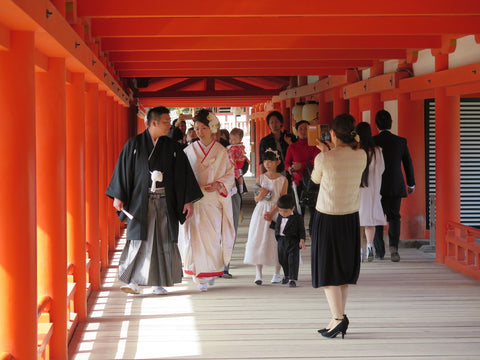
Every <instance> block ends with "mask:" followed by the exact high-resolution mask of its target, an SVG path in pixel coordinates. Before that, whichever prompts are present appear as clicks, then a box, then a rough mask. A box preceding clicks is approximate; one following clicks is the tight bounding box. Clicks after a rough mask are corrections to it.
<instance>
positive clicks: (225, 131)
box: [220, 129, 230, 140]
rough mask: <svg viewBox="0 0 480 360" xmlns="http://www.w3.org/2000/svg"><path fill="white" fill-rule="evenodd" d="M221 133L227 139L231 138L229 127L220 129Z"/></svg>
mask: <svg viewBox="0 0 480 360" xmlns="http://www.w3.org/2000/svg"><path fill="white" fill-rule="evenodd" d="M220 135H224V136H225V137H226V138H227V140H228V139H230V133H229V132H228V130H227V129H220Z"/></svg>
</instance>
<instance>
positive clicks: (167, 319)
mask: <svg viewBox="0 0 480 360" xmlns="http://www.w3.org/2000/svg"><path fill="white" fill-rule="evenodd" d="M251 211H252V206H251V205H248V204H246V206H245V208H244V220H243V223H242V224H241V226H240V229H239V237H238V240H237V244H236V246H235V250H234V255H233V259H232V265H231V273H232V274H233V275H234V277H233V279H218V280H217V282H216V284H215V286H213V287H211V288H210V289H209V291H208V292H206V293H200V292H199V291H198V290H197V288H196V286H195V285H194V284H193V283H192V280H191V279H190V278H186V279H185V280H184V282H183V283H182V284H181V285H176V286H175V287H172V288H169V289H168V290H169V295H167V296H154V295H151V294H149V290H150V289H148V288H144V289H143V293H142V294H141V295H126V294H124V293H122V292H121V291H120V290H119V286H120V285H121V283H120V282H119V281H118V279H117V273H116V264H117V263H118V258H119V255H120V250H121V245H120V246H119V249H118V250H117V251H116V252H115V253H114V254H113V261H112V266H111V268H109V269H107V270H106V271H105V274H104V275H105V277H104V282H103V286H102V289H101V291H99V292H97V293H93V294H92V295H91V297H90V299H89V309H90V315H89V318H88V320H87V322H85V323H81V324H80V325H79V326H78V328H77V330H76V333H75V335H74V337H73V339H72V342H71V344H70V347H69V349H70V359H74V360H84V359H91V360H96V359H108V360H111V359H229V360H235V359H302V360H307V359H436V360H438V359H455V360H458V359H462V360H463V359H480V282H479V281H477V280H474V279H472V278H469V277H467V276H465V275H462V274H461V273H458V272H456V271H454V270H452V269H450V268H448V267H446V266H444V265H439V264H436V263H435V261H434V255H433V254H425V253H423V252H421V251H419V250H416V249H406V248H402V249H401V250H400V255H401V257H402V259H401V261H400V262H399V263H392V262H391V261H390V260H389V258H388V254H387V257H386V260H384V261H374V262H372V263H363V264H362V268H361V273H360V279H359V282H358V284H357V285H355V286H351V287H350V296H349V299H348V303H347V314H348V317H349V319H350V327H349V329H348V333H347V334H346V336H345V339H343V340H342V339H341V337H339V338H336V339H325V338H322V336H321V335H319V334H318V333H317V329H319V328H323V327H324V326H325V325H326V324H327V323H328V321H329V319H330V317H331V315H330V313H329V310H328V305H327V302H326V299H325V296H324V294H323V291H322V290H321V289H313V288H312V286H311V283H310V254H309V251H310V248H309V241H308V243H307V245H308V247H307V249H306V250H303V251H302V259H303V264H302V265H301V266H300V276H299V281H298V287H297V288H288V287H286V286H284V285H279V284H270V281H269V280H270V276H271V273H272V271H273V268H269V267H267V268H266V269H265V270H264V281H265V283H266V284H265V285H263V286H256V285H254V283H253V280H254V275H255V270H254V267H253V266H248V265H244V264H243V263H242V260H243V254H244V250H245V241H246V236H247V231H248V224H249V222H250V215H251Z"/></svg>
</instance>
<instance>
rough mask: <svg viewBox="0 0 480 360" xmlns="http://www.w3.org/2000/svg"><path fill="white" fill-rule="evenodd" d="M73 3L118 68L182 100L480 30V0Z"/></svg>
mask: <svg viewBox="0 0 480 360" xmlns="http://www.w3.org/2000/svg"><path fill="white" fill-rule="evenodd" d="M74 4H75V6H76V14H77V15H78V19H79V24H80V23H81V24H82V25H85V27H86V28H88V29H89V33H88V34H87V37H88V38H89V39H91V41H92V42H95V43H96V44H98V45H97V46H98V48H99V50H100V54H101V55H105V57H106V59H107V61H108V62H109V63H110V65H111V66H112V67H113V68H114V69H115V70H116V71H117V73H118V74H119V75H120V76H121V77H123V78H137V79H140V78H141V81H140V80H139V81H137V83H141V84H142V86H144V88H143V90H142V89H140V90H141V91H140V93H141V94H143V95H148V94H152V93H155V92H158V91H164V93H165V91H170V92H172V93H174V92H178V93H180V92H182V93H183V94H182V96H183V98H182V101H187V100H185V99H186V98H187V95H188V94H187V92H188V91H190V92H192V93H190V95H192V94H193V93H195V94H197V96H199V98H200V97H201V95H199V93H198V91H200V90H201V89H204V90H205V91H207V90H208V91H210V92H217V91H224V92H223V93H220V92H218V94H222V95H223V96H224V98H225V99H227V98H228V99H229V101H233V100H234V99H237V98H236V97H235V96H234V95H232V94H229V93H226V92H225V91H232V92H233V91H238V92H240V91H241V92H243V93H244V94H242V95H241V96H240V98H241V99H242V101H244V100H245V99H246V98H247V93H248V92H250V93H251V94H253V93H254V92H255V91H256V92H257V95H255V96H253V95H252V96H251V97H249V99H253V98H255V99H257V100H259V99H262V98H263V94H261V93H259V91H260V92H261V91H265V90H271V89H276V90H278V89H285V87H287V86H289V84H290V81H289V77H292V76H299V75H317V76H320V77H323V76H328V75H345V74H346V71H347V70H349V69H357V70H358V69H363V68H367V67H370V66H372V65H375V64H378V63H379V62H381V61H385V60H390V59H398V60H400V61H410V60H411V58H409V57H408V56H407V54H410V53H411V52H412V51H415V50H421V49H433V50H438V49H442V46H443V45H444V44H445V39H455V38H458V37H461V36H463V35H468V34H480V21H479V20H480V2H479V1H472V0H448V1H418V0H402V1H401V2H398V1H397V2H394V1H390V2H388V1H385V0H366V1H358V0H336V1H334V2H327V1H311V0H297V1H291V0H262V1H258V0H238V1H235V2H230V1H221V0H203V1H201V2H199V1H198V0H182V1H177V2H165V1H158V0H142V2H141V3H139V2H132V1H131V0H102V1H98V0H81V1H76V2H74ZM275 77H278V78H277V79H276V80H275ZM187 78H191V79H188V80H187ZM200 79H203V80H200ZM133 83H135V82H133ZM145 84H147V86H146V87H145ZM167 89H168V90H167ZM152 91H153V92H152ZM143 95H142V96H143ZM202 99H206V97H205V96H203V97H202ZM215 99H218V96H215Z"/></svg>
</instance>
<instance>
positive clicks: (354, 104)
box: [349, 98, 362, 124]
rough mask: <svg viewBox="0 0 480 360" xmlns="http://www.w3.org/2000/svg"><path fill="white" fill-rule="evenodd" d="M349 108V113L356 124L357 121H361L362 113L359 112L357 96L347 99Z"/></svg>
mask: <svg viewBox="0 0 480 360" xmlns="http://www.w3.org/2000/svg"><path fill="white" fill-rule="evenodd" d="M349 108H350V115H352V116H353V117H354V118H355V120H356V123H357V124H358V123H359V122H361V121H362V114H361V112H360V104H359V100H358V98H352V99H350V100H349Z"/></svg>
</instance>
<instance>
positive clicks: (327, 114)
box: [318, 92, 333, 125]
mask: <svg viewBox="0 0 480 360" xmlns="http://www.w3.org/2000/svg"><path fill="white" fill-rule="evenodd" d="M332 121H333V116H332V107H331V106H330V104H329V103H327V102H326V101H325V93H324V92H322V93H320V94H319V95H318V122H319V124H328V125H332Z"/></svg>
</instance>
